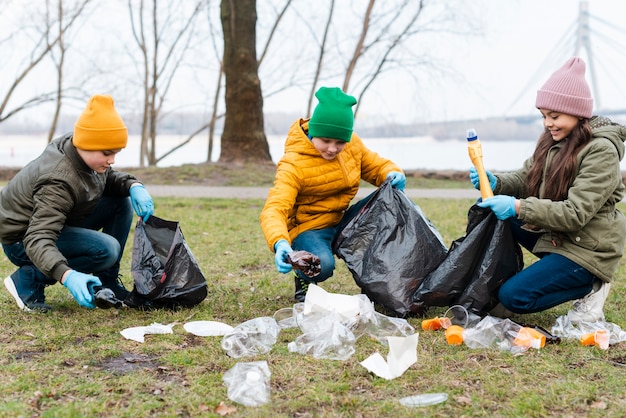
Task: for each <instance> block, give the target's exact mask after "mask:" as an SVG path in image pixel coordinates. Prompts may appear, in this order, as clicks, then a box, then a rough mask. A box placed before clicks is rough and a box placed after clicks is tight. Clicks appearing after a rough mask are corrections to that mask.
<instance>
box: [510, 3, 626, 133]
mask: <svg viewBox="0 0 626 418" xmlns="http://www.w3.org/2000/svg"><path fill="white" fill-rule="evenodd" d="M616 16H617V15H616ZM571 56H580V57H582V58H583V59H584V60H585V61H586V63H587V72H586V76H587V81H588V82H589V86H590V88H591V93H592V95H593V98H594V114H598V115H603V116H609V117H611V116H626V107H624V106H625V105H626V77H625V76H624V69H625V68H626V67H624V60H625V59H626V29H625V28H624V26H623V25H621V26H620V25H617V24H614V23H611V22H609V21H607V20H605V19H601V18H599V17H597V16H594V15H593V14H592V13H590V11H589V3H588V2H587V1H581V2H580V3H579V13H578V17H577V19H575V21H574V22H572V24H571V25H570V26H569V27H568V29H567V30H566V32H565V33H564V34H563V36H562V37H561V39H560V40H559V41H558V42H557V44H556V45H555V46H554V47H553V49H552V50H550V52H549V53H548V54H547V57H546V59H545V60H544V62H542V63H541V65H539V67H538V68H539V70H537V72H535V73H534V74H533V75H532V76H531V78H530V79H529V80H528V82H527V84H526V85H524V87H523V88H522V90H521V91H522V93H520V95H519V96H517V97H516V98H515V100H514V101H513V102H512V103H511V105H510V106H509V107H508V109H507V111H506V112H505V115H506V119H509V120H511V119H513V120H516V121H518V122H520V123H528V122H532V121H535V120H536V119H537V116H536V114H533V115H521V116H513V115H509V113H510V111H511V109H513V107H514V106H515V105H516V104H517V103H518V102H519V101H520V100H521V99H522V96H523V95H524V94H525V93H526V92H527V91H529V90H532V87H533V86H537V85H540V84H541V82H542V81H543V80H545V79H547V77H548V76H549V74H546V69H547V68H550V69H553V70H555V69H557V68H558V67H559V66H560V65H562V63H563V62H565V61H566V60H567V59H568V58H569V57H571ZM553 70H552V71H553ZM609 89H611V90H612V91H611V93H616V92H617V93H618V94H620V95H621V97H623V98H624V101H620V103H619V104H617V105H615V104H613V105H612V106H606V105H605V103H604V101H603V98H604V97H605V96H604V93H606V92H609Z"/></svg>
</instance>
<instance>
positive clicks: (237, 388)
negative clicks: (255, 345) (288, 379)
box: [222, 361, 271, 406]
mask: <svg viewBox="0 0 626 418" xmlns="http://www.w3.org/2000/svg"><path fill="white" fill-rule="evenodd" d="M270 376H271V373H270V369H269V366H268V365H267V362H266V361H253V362H249V363H237V364H235V365H234V366H233V367H232V368H231V369H230V370H228V371H226V373H224V375H223V376H222V380H223V381H224V383H225V384H226V387H227V389H228V398H229V399H230V400H231V401H233V402H237V403H239V404H242V405H246V406H259V405H263V404H266V403H267V402H269V400H270Z"/></svg>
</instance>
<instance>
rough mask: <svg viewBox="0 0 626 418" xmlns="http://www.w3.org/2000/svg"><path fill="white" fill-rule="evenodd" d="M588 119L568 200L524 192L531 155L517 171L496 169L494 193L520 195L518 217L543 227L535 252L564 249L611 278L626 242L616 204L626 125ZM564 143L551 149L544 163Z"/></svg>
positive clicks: (570, 256)
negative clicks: (587, 133)
mask: <svg viewBox="0 0 626 418" xmlns="http://www.w3.org/2000/svg"><path fill="white" fill-rule="evenodd" d="M590 125H591V128H592V136H593V138H592V140H591V141H590V142H589V144H587V145H586V146H585V147H584V148H583V149H582V150H581V151H580V152H579V154H578V157H577V158H578V170H577V174H576V178H575V179H574V181H573V183H572V184H571V186H570V188H569V191H568V195H567V198H566V199H565V200H563V201H552V200H549V199H541V198H538V197H526V196H524V193H525V192H524V190H525V179H526V174H527V173H528V170H529V169H530V167H531V166H532V164H533V159H532V157H531V158H529V159H527V160H526V161H525V162H524V164H523V166H522V168H521V169H519V170H517V171H515V172H511V173H504V174H497V175H496V177H497V179H498V182H497V186H496V189H495V190H494V193H496V194H505V195H511V196H515V197H516V198H520V202H521V204H520V211H519V215H518V219H519V220H521V221H523V222H525V223H528V224H531V225H534V226H536V227H539V228H541V229H540V230H539V232H538V233H541V237H540V238H539V240H538V241H537V244H536V245H535V247H534V248H533V253H535V254H541V253H544V254H545V253H555V254H560V255H562V256H564V257H566V258H567V259H569V260H571V261H573V262H575V263H576V264H578V265H580V266H582V267H584V268H585V269H587V270H588V271H590V272H591V273H592V274H594V275H595V276H596V277H598V278H600V279H602V280H603V281H605V282H610V281H611V280H612V278H613V275H614V274H615V272H616V271H617V268H618V266H619V262H620V259H621V257H622V254H623V252H624V243H625V242H626V218H625V217H624V215H623V214H622V212H621V211H620V210H619V209H617V208H616V206H615V205H616V204H617V203H619V202H621V201H622V199H623V198H624V185H623V183H622V174H621V169H620V161H621V159H622V158H623V156H624V141H625V140H626V127H624V126H622V125H619V124H617V123H614V122H611V121H610V120H609V119H608V118H605V117H597V116H596V117H593V118H592V119H591V121H590ZM561 146H562V143H557V144H555V145H554V146H553V147H552V148H551V149H550V150H549V154H550V155H549V156H548V158H547V160H546V169H547V167H549V164H550V161H551V160H552V156H553V155H554V154H555V153H556V152H558V151H559V149H560V148H561ZM544 172H545V169H544Z"/></svg>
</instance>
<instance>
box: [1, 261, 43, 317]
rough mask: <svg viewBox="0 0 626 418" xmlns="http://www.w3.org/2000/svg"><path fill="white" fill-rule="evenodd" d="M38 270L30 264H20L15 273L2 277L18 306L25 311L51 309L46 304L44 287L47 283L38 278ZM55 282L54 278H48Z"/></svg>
mask: <svg viewBox="0 0 626 418" xmlns="http://www.w3.org/2000/svg"><path fill="white" fill-rule="evenodd" d="M38 274H41V273H39V272H38V271H36V270H35V269H34V268H33V267H32V266H22V267H20V268H19V269H18V270H17V271H16V272H15V273H13V274H12V275H10V276H9V277H7V278H6V279H4V286H5V287H6V288H7V290H8V291H9V293H10V294H11V296H13V299H15V302H16V303H17V306H18V308H20V309H21V310H23V311H26V312H33V311H36V312H49V311H51V310H52V307H51V306H50V305H47V304H46V303H45V302H46V297H45V295H44V289H45V287H46V285H47V284H49V283H44V282H42V281H40V280H38V278H39V277H38ZM50 282H51V283H55V281H54V280H50Z"/></svg>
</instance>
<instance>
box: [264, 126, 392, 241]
mask: <svg viewBox="0 0 626 418" xmlns="http://www.w3.org/2000/svg"><path fill="white" fill-rule="evenodd" d="M308 123H309V121H308V119H306V120H305V119H299V120H297V121H296V122H294V123H293V124H292V125H291V128H290V129H289V134H288V135H287V139H286V141H285V154H284V155H283V157H282V158H281V160H280V161H279V162H278V166H277V168H276V178H275V180H274V187H272V188H271V189H270V191H269V194H268V197H267V200H266V202H265V206H264V207H263V210H262V211H261V216H260V219H261V228H262V229H263V234H264V235H265V239H266V241H267V245H268V246H269V247H270V249H271V250H272V251H274V244H275V243H276V242H277V241H278V240H280V239H285V240H287V241H288V242H290V243H291V242H292V240H293V239H294V238H295V237H297V236H298V235H299V234H301V233H302V232H304V231H308V230H311V229H321V228H327V227H331V226H335V225H337V224H338V223H339V221H340V220H341V218H342V217H343V214H344V212H345V210H346V209H347V208H348V206H349V205H350V202H351V201H352V199H353V198H354V196H355V195H356V193H357V191H358V190H359V184H360V181H361V179H363V180H365V181H367V182H368V183H371V184H373V185H374V186H377V187H378V186H380V185H381V184H382V183H383V182H384V181H385V178H386V177H387V174H389V173H390V172H392V171H399V172H402V170H401V169H400V167H398V166H397V165H395V164H394V163H393V162H391V161H390V160H388V159H385V158H382V157H380V156H379V155H378V154H377V153H375V152H373V151H370V150H369V149H367V147H366V146H365V145H364V144H363V142H362V141H361V138H359V137H358V135H356V134H354V133H353V134H352V139H351V140H350V142H348V143H347V144H346V147H345V148H344V150H343V151H342V152H340V153H339V154H338V155H337V158H335V159H334V160H332V161H327V160H325V159H324V158H323V157H322V156H321V155H320V153H319V152H318V151H317V150H316V149H315V147H314V146H313V143H312V142H311V140H310V139H309V138H308V136H307V135H306V132H308Z"/></svg>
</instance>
